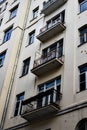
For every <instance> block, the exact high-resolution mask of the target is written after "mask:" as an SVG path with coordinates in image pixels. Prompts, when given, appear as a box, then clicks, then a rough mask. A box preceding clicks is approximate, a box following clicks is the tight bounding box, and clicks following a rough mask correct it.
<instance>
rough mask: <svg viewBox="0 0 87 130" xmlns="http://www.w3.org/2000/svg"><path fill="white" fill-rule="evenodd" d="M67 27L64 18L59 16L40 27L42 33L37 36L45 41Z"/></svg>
mask: <svg viewBox="0 0 87 130" xmlns="http://www.w3.org/2000/svg"><path fill="white" fill-rule="evenodd" d="M65 29H66V27H65V25H64V20H63V19H62V18H60V17H58V18H57V19H55V20H51V21H50V23H47V25H46V26H44V27H43V28H41V29H40V33H39V35H38V36H37V39H39V40H40V41H42V42H45V41H47V40H48V39H50V38H52V37H54V36H55V35H57V34H58V33H61V32H62V31H64V30H65Z"/></svg>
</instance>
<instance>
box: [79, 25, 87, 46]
mask: <svg viewBox="0 0 87 130" xmlns="http://www.w3.org/2000/svg"><path fill="white" fill-rule="evenodd" d="M86 42H87V26H84V27H82V28H81V29H80V44H84V43H86Z"/></svg>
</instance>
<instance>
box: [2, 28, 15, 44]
mask: <svg viewBox="0 0 87 130" xmlns="http://www.w3.org/2000/svg"><path fill="white" fill-rule="evenodd" d="M12 28H13V27H11V28H9V29H8V30H6V31H5V35H4V39H3V43H4V42H6V41H8V40H9V39H10V38H11V33H12Z"/></svg>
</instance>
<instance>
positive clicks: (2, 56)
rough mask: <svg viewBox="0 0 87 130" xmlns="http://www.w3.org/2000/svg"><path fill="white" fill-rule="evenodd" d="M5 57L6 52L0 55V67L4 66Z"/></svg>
mask: <svg viewBox="0 0 87 130" xmlns="http://www.w3.org/2000/svg"><path fill="white" fill-rule="evenodd" d="M5 56H6V50H5V51H3V52H2V53H0V62H1V63H0V67H2V66H3V65H4V60H5Z"/></svg>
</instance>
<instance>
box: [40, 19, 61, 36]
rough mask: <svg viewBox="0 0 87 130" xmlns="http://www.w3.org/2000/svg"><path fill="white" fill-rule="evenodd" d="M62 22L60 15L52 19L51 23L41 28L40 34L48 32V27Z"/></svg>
mask: <svg viewBox="0 0 87 130" xmlns="http://www.w3.org/2000/svg"><path fill="white" fill-rule="evenodd" d="M60 23H63V22H62V20H61V18H60V17H58V18H57V19H55V20H52V21H51V23H50V24H47V25H45V26H44V27H43V28H41V29H40V34H41V33H44V32H46V31H47V30H48V29H50V28H52V27H54V26H55V25H57V24H60Z"/></svg>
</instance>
